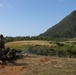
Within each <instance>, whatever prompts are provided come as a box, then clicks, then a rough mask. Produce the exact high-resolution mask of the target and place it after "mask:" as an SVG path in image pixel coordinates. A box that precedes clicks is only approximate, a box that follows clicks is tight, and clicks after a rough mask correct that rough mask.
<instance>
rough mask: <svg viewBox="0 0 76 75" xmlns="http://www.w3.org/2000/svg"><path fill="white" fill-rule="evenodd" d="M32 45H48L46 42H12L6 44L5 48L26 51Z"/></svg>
mask: <svg viewBox="0 0 76 75" xmlns="http://www.w3.org/2000/svg"><path fill="white" fill-rule="evenodd" d="M33 45H50V43H49V42H48V41H37V40H36V41H13V42H9V43H6V44H5V46H6V47H10V48H15V49H26V48H28V47H29V46H33Z"/></svg>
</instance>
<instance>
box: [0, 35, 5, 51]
mask: <svg viewBox="0 0 76 75" xmlns="http://www.w3.org/2000/svg"><path fill="white" fill-rule="evenodd" d="M3 49H4V50H5V42H4V37H3V35H2V34H1V35H0V51H2V50H3Z"/></svg>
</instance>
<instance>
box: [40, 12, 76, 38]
mask: <svg viewBox="0 0 76 75" xmlns="http://www.w3.org/2000/svg"><path fill="white" fill-rule="evenodd" d="M39 36H50V37H52V38H74V37H76V11H73V12H72V13H71V14H69V15H68V16H66V17H65V18H64V19H62V20H61V21H60V22H59V23H58V24H56V25H54V26H53V27H51V28H49V29H48V30H47V31H46V32H45V33H43V34H40V35H39Z"/></svg>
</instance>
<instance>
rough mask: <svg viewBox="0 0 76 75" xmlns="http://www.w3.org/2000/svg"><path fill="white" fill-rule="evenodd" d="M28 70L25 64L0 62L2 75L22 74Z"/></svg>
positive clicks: (0, 74)
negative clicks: (4, 63)
mask: <svg viewBox="0 0 76 75" xmlns="http://www.w3.org/2000/svg"><path fill="white" fill-rule="evenodd" d="M26 72H27V70H26V68H25V67H24V66H19V65H11V64H10V65H1V64H0V75H21V74H23V73H26Z"/></svg>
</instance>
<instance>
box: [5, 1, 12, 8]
mask: <svg viewBox="0 0 76 75" xmlns="http://www.w3.org/2000/svg"><path fill="white" fill-rule="evenodd" d="M4 4H5V6H7V7H9V8H11V7H12V6H11V5H10V4H9V3H7V2H5V3H4Z"/></svg>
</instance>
